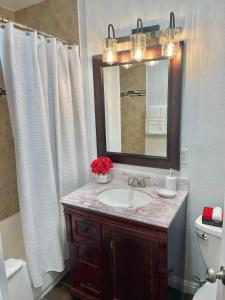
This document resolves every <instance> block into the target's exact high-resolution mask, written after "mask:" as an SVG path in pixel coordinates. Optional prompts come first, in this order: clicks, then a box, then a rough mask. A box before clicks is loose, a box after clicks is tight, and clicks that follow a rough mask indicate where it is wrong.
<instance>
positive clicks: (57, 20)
mask: <svg viewBox="0 0 225 300" xmlns="http://www.w3.org/2000/svg"><path fill="white" fill-rule="evenodd" d="M1 16H3V17H5V18H7V19H9V20H12V21H16V22H18V23H22V24H25V25H28V26H31V27H34V28H36V29H38V30H41V31H45V32H46V33H49V34H52V35H55V36H56V37H60V38H63V39H66V40H69V41H74V42H76V43H78V42H79V34H78V14H77V1H76V0H64V1H61V0H46V1H44V2H41V3H39V4H37V5H34V6H31V7H28V8H25V9H22V10H19V11H17V12H15V13H13V12H11V11H8V10H6V9H4V8H1V7H0V17H1ZM2 86H3V78H2V72H1V71H0V87H2ZM18 211H19V201H18V193H17V185H16V163H15V152H14V143H13V136H12V130H11V125H10V118H9V111H8V105H7V97H5V96H4V97H0V221H1V220H3V219H5V218H7V217H8V216H11V215H13V214H15V213H16V212H18Z"/></svg>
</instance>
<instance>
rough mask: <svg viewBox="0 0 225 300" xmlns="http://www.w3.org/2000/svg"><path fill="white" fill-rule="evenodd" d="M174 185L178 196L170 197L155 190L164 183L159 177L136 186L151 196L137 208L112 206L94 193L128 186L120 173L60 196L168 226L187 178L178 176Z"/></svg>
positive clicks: (76, 204)
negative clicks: (145, 184) (116, 176)
mask: <svg viewBox="0 0 225 300" xmlns="http://www.w3.org/2000/svg"><path fill="white" fill-rule="evenodd" d="M177 186H178V190H177V196H176V197H175V198H171V199H167V198H163V197H160V196H159V195H158V193H157V189H158V188H160V187H163V181H162V180H157V183H153V184H150V185H149V186H146V187H145V188H135V189H137V190H140V191H144V192H145V193H147V194H149V195H150V196H151V197H152V201H151V202H150V203H149V204H147V205H146V206H143V207H139V208H119V207H112V206H108V205H105V204H103V203H101V202H99V201H98V200H97V198H96V197H97V195H98V193H100V192H102V191H104V190H107V189H111V188H128V185H127V177H126V176H120V177H119V178H114V179H112V181H111V182H110V183H107V184H98V183H96V182H95V181H91V182H90V183H88V184H86V185H84V186H82V187H80V188H78V189H77V190H76V191H74V192H72V193H70V194H69V195H67V196H65V197H63V198H62V199H61V202H62V203H63V204H69V205H72V206H74V207H77V208H83V209H88V210H91V211H96V212H101V213H105V214H108V215H112V216H118V217H122V218H125V219H129V220H134V221H138V222H142V223H145V224H149V225H154V226H158V227H163V228H169V226H170V224H171V222H172V221H173V219H174V217H175V215H176V213H177V212H178V210H179V208H180V207H181V205H182V203H183V202H184V201H185V199H186V197H187V195H188V186H189V181H188V180H186V179H182V180H179V181H178V184H177Z"/></svg>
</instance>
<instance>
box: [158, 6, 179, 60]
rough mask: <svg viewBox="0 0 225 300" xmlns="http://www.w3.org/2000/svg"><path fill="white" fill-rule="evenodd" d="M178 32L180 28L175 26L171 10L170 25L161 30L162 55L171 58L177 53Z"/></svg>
mask: <svg viewBox="0 0 225 300" xmlns="http://www.w3.org/2000/svg"><path fill="white" fill-rule="evenodd" d="M180 33H181V30H180V28H178V27H175V15H174V12H171V13H170V26H169V28H167V29H165V30H163V33H162V37H161V44H162V56H167V57H169V58H171V57H173V56H174V55H176V54H177V52H178V50H179V40H180Z"/></svg>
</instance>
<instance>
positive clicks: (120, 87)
mask: <svg viewBox="0 0 225 300" xmlns="http://www.w3.org/2000/svg"><path fill="white" fill-rule="evenodd" d="M169 64H170V60H169V59H162V60H154V61H148V62H141V63H136V64H125V65H121V66H110V67H106V68H103V85H104V102H105V103H104V104H105V125H106V150H107V151H109V152H120V153H133V154H143V155H151V156H159V157H167V107H168V75H169Z"/></svg>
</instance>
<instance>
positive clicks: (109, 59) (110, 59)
mask: <svg viewBox="0 0 225 300" xmlns="http://www.w3.org/2000/svg"><path fill="white" fill-rule="evenodd" d="M106 62H107V63H108V64H110V65H112V64H113V63H114V59H113V51H112V49H107V51H106Z"/></svg>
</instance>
